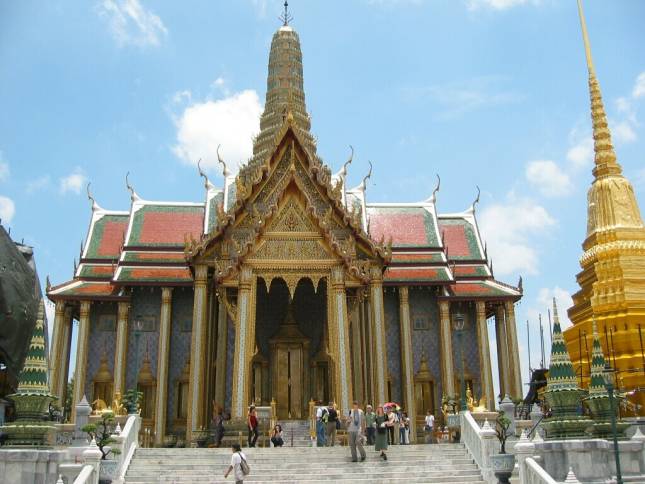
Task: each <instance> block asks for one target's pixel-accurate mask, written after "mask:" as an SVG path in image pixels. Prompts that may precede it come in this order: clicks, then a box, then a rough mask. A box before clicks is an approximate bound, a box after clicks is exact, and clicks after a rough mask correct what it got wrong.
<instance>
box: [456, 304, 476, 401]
mask: <svg viewBox="0 0 645 484" xmlns="http://www.w3.org/2000/svg"><path fill="white" fill-rule="evenodd" d="M451 312H452V317H453V318H454V315H455V314H457V313H461V314H463V315H464V335H463V345H464V346H463V348H464V350H463V351H464V354H463V357H464V363H465V372H466V379H467V380H468V379H472V381H473V386H474V388H473V389H472V391H473V394H474V395H473V396H474V397H475V398H477V399H478V398H479V397H480V396H481V385H480V377H479V376H480V374H479V348H478V345H477V324H476V323H477V319H476V317H477V316H476V311H475V303H474V302H461V303H453V304H452V305H451ZM457 345H458V342H457V334H456V333H455V332H454V331H453V333H452V348H453V355H454V362H455V375H456V377H457V379H458V381H459V382H461V380H459V378H460V368H461V363H460V362H459V361H458V359H459V350H458V346H457ZM460 384H461V383H459V384H458V385H457V386H455V390H456V391H457V392H459V391H460V390H459V385H460Z"/></svg>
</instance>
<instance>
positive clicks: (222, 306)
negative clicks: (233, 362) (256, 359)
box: [215, 287, 228, 407]
mask: <svg viewBox="0 0 645 484" xmlns="http://www.w3.org/2000/svg"><path fill="white" fill-rule="evenodd" d="M219 291H220V293H219V298H218V308H217V352H216V356H215V358H216V364H215V402H216V403H217V404H218V405H221V406H222V407H223V406H224V400H225V399H226V346H227V342H228V341H227V340H228V317H227V312H226V303H225V302H224V298H225V297H226V293H225V291H226V288H224V287H221V288H220V289H219Z"/></svg>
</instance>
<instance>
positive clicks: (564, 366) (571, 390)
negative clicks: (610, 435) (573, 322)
mask: <svg viewBox="0 0 645 484" xmlns="http://www.w3.org/2000/svg"><path fill="white" fill-rule="evenodd" d="M553 318H554V324H553V339H552V343H551V364H550V365H549V375H548V376H547V379H546V391H545V392H544V397H545V399H546V402H547V404H548V405H549V408H550V409H551V416H550V417H548V418H547V419H545V422H544V424H543V426H544V429H545V430H546V434H547V438H548V439H550V440H553V439H566V438H576V437H582V436H584V435H585V430H586V429H587V427H589V426H590V425H591V421H590V419H589V418H588V417H584V416H582V415H581V413H582V412H581V410H582V405H581V402H582V397H583V395H584V393H585V392H584V391H583V390H581V389H580V387H579V386H578V382H577V380H576V374H575V372H574V371H573V365H572V364H571V358H570V357H569V352H568V351H567V347H566V345H565V343H564V337H563V336H562V328H561V326H560V318H559V316H558V307H557V305H556V302H555V298H553Z"/></svg>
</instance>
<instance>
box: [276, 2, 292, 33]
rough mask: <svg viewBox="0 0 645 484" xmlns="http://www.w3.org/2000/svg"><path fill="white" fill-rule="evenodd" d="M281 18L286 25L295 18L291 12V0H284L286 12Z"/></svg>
mask: <svg viewBox="0 0 645 484" xmlns="http://www.w3.org/2000/svg"><path fill="white" fill-rule="evenodd" d="M279 19H280V20H282V25H283V26H285V27H286V26H287V25H289V22H291V21H292V20H293V16H292V15H291V14H290V13H289V2H288V1H287V0H284V12H283V14H282V15H280V17H279Z"/></svg>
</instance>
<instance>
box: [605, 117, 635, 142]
mask: <svg viewBox="0 0 645 484" xmlns="http://www.w3.org/2000/svg"><path fill="white" fill-rule="evenodd" d="M610 124H611V126H610V129H611V133H612V135H613V137H614V140H615V141H616V142H617V143H631V142H633V141H636V139H637V138H638V137H637V136H636V132H635V131H634V128H633V127H632V123H630V122H629V121H619V122H610Z"/></svg>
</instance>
